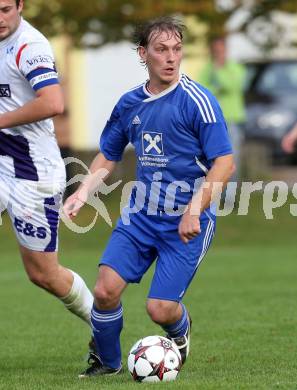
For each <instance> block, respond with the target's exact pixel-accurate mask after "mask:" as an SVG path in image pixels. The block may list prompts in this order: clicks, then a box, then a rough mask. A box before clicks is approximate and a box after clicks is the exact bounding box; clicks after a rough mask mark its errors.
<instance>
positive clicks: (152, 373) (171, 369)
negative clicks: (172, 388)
mask: <svg viewBox="0 0 297 390" xmlns="http://www.w3.org/2000/svg"><path fill="white" fill-rule="evenodd" d="M128 369H129V371H130V373H131V375H132V377H133V379H134V380H135V381H137V382H160V381H174V380H175V379H176V377H177V375H178V373H179V371H180V369H181V356H180V353H179V350H178V348H177V346H176V344H175V343H174V342H173V341H171V340H169V339H167V338H165V337H162V336H148V337H145V338H143V339H140V340H138V341H137V343H135V344H134V345H133V347H132V348H131V350H130V352H129V356H128Z"/></svg>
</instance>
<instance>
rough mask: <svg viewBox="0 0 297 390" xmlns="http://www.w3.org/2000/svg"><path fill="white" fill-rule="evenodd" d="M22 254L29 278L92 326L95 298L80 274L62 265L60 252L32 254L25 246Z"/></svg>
mask: <svg viewBox="0 0 297 390" xmlns="http://www.w3.org/2000/svg"><path fill="white" fill-rule="evenodd" d="M20 252H21V256H22V260H23V263H24V267H25V270H26V272H27V275H28V277H29V279H30V280H31V281H32V282H33V283H34V284H36V285H37V286H38V287H41V288H43V289H45V290H46V291H48V292H49V293H51V294H53V295H55V296H56V297H57V298H59V299H60V300H61V301H62V302H63V304H64V305H65V307H66V308H67V309H68V310H69V311H71V312H72V313H73V314H75V315H77V316H78V317H80V318H81V319H83V320H84V321H86V322H87V323H88V324H90V316H91V309H92V306H93V295H92V294H91V292H90V290H89V289H88V287H87V286H86V284H85V282H84V280H83V279H82V278H81V277H80V276H79V275H78V274H77V273H75V272H74V271H71V270H69V269H67V268H65V267H63V266H61V265H60V264H59V262H58V255H57V252H41V251H33V250H30V249H28V248H25V247H24V246H22V245H20Z"/></svg>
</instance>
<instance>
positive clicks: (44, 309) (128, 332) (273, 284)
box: [0, 198, 297, 390]
mask: <svg viewBox="0 0 297 390" xmlns="http://www.w3.org/2000/svg"><path fill="white" fill-rule="evenodd" d="M115 204H116V203H115V202H114V203H111V204H110V205H109V209H113V210H114V214H113V220H114V221H115V218H116V215H117V207H115ZM89 220H90V215H89V213H88V212H87V211H85V212H84V213H82V215H81V216H80V219H79V221H80V223H81V224H84V223H86V222H87V221H89ZM0 232H1V237H2V238H1V273H0V310H1V314H0V316H1V321H0V334H1V347H0V369H1V375H0V389H18V390H20V389H42V390H44V389H102V390H103V389H106V390H107V389H108V390H112V389H117V390H120V389H137V388H141V389H151V388H155V387H156V386H159V387H162V388H163V387H164V388H165V386H166V388H168V389H171V388H172V389H173V388H176V389H177V388H179V389H199V390H200V389H201V390H202V389H224V390H225V389H232V390H233V389H236V390H237V389H255V390H258V389H297V380H296V377H297V359H296V328H297V327H296V325H297V310H296V296H297V287H296V258H297V245H296V219H295V218H294V217H292V216H290V214H289V212H288V207H283V208H282V209H280V210H278V211H277V213H276V218H275V219H274V220H272V221H266V220H265V219H264V217H263V212H262V211H261V203H260V199H257V198H255V199H254V200H253V207H252V208H251V210H250V213H249V215H248V216H244V217H243V216H241V217H240V216H236V215H232V216H229V217H223V218H220V219H219V221H218V228H217V233H216V238H215V241H214V244H213V246H212V248H211V250H210V251H209V253H208V255H207V258H206V260H205V261H204V263H203V264H202V266H201V267H200V269H199V272H198V274H197V276H196V278H195V279H194V281H193V283H192V285H191V287H190V289H189V291H188V293H187V296H186V297H185V303H186V304H187V306H188V308H189V310H190V312H191V316H192V318H193V332H192V348H191V355H190V358H189V360H188V362H187V364H186V365H185V366H184V368H183V370H182V371H181V373H180V376H179V378H178V380H177V381H176V382H175V383H166V384H165V383H164V384H162V383H161V384H157V385H152V384H150V385H145V384H137V383H134V382H133V381H132V379H131V378H130V374H129V373H128V372H127V369H125V371H124V373H123V374H121V375H119V376H117V377H110V378H103V379H100V380H98V379H94V380H86V381H79V380H78V379H77V374H78V373H79V372H80V371H81V370H82V369H83V368H84V367H85V363H84V361H83V357H84V355H85V353H86V346H87V342H88V339H89V330H88V328H87V327H86V326H85V324H83V323H82V322H81V321H79V320H78V319H76V318H75V317H74V316H72V315H71V314H69V313H67V312H66V311H65V310H64V308H63V305H62V304H61V303H59V302H57V301H56V300H55V299H54V298H53V297H51V296H50V295H48V294H46V293H45V292H43V291H41V290H38V289H37V287H35V286H33V285H32V284H30V283H29V282H28V281H27V278H26V275H25V272H24V270H23V268H22V265H21V261H20V259H19V256H18V254H17V245H16V243H15V241H14V238H13V234H12V230H11V228H10V227H9V224H8V219H7V217H5V218H4V226H2V227H1V228H0ZM109 234H110V229H109V228H108V227H107V226H106V224H105V223H104V222H103V221H98V223H97V225H96V227H95V228H94V229H93V230H92V231H90V232H89V233H87V234H84V235H77V234H74V233H71V232H70V231H69V230H67V229H66V228H65V226H63V225H62V226H61V236H60V248H61V252H60V253H61V255H60V258H61V263H63V264H64V265H66V266H69V267H71V268H72V269H74V270H76V271H77V272H79V273H80V274H81V275H82V276H83V277H84V278H85V279H86V281H87V283H88V284H89V286H90V287H92V286H93V284H94V282H95V278H96V274H97V261H98V259H99V257H100V254H101V252H102V250H103V248H104V244H105V242H106V240H107V237H108V235H109ZM150 277H151V273H149V274H148V275H147V276H146V277H145V278H144V280H143V282H142V283H141V285H136V286H134V285H133V286H130V287H129V288H128V289H127V291H126V292H125V294H124V297H123V305H124V317H125V327H124V330H123V333H122V347H123V361H124V366H125V368H126V357H127V353H128V351H129V348H130V347H131V346H132V344H133V343H134V342H135V341H136V340H137V339H138V338H140V337H142V336H146V335H150V334H158V333H159V334H162V331H161V330H160V329H159V328H158V327H157V326H156V325H154V324H152V323H151V322H150V320H149V318H148V316H147V315H146V312H145V298H146V294H147V292H148V288H149V282H150Z"/></svg>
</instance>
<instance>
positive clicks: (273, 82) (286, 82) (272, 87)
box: [254, 63, 297, 95]
mask: <svg viewBox="0 0 297 390" xmlns="http://www.w3.org/2000/svg"><path fill="white" fill-rule="evenodd" d="M254 88H255V90H256V91H257V92H258V93H259V94H269V95H280V94H284V93H292V92H293V93H297V64H295V63H276V64H268V65H267V66H266V67H265V68H264V69H263V71H262V73H261V74H260V75H259V79H258V80H257V83H255V85H254Z"/></svg>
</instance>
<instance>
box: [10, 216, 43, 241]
mask: <svg viewBox="0 0 297 390" xmlns="http://www.w3.org/2000/svg"><path fill="white" fill-rule="evenodd" d="M14 227H15V229H16V230H17V232H19V233H21V234H24V235H25V236H27V237H34V238H39V239H41V240H44V239H45V238H46V235H47V232H46V228H45V227H43V226H34V225H33V224H32V223H26V222H25V221H23V220H22V219H20V218H16V217H15V218H14Z"/></svg>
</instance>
